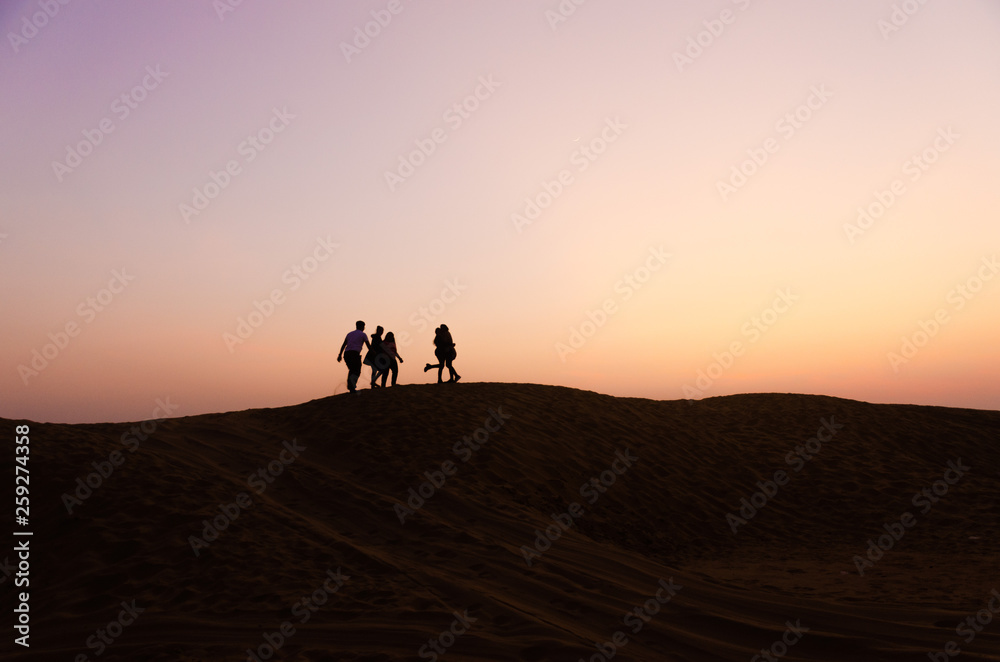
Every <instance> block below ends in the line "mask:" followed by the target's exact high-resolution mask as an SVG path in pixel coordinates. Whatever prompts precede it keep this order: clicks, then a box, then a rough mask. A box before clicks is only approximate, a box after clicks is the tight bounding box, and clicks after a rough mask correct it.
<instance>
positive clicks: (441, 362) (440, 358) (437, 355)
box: [432, 348, 444, 384]
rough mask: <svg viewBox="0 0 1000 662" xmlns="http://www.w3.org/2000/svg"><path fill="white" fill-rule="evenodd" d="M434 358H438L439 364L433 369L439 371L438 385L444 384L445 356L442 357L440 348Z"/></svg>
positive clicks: (435, 352) (435, 351)
mask: <svg viewBox="0 0 1000 662" xmlns="http://www.w3.org/2000/svg"><path fill="white" fill-rule="evenodd" d="M434 356H435V357H436V358H437V360H438V362H437V365H435V366H432V367H434V368H437V369H438V384H440V383H441V382H442V379H441V372H442V371H443V370H444V356H442V354H441V350H440V348H439V349H436V350H434Z"/></svg>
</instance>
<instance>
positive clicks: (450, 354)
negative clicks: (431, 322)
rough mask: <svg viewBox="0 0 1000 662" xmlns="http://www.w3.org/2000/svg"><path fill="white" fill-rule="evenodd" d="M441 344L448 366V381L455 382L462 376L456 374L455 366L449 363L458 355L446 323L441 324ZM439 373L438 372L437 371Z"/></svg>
mask: <svg viewBox="0 0 1000 662" xmlns="http://www.w3.org/2000/svg"><path fill="white" fill-rule="evenodd" d="M441 344H442V345H443V346H444V347H445V350H446V351H445V360H444V362H445V365H446V366H447V367H448V381H449V382H457V381H458V380H459V379H461V378H462V375H460V374H458V372H457V371H456V370H455V367H454V366H453V365H452V364H451V362H452V361H454V360H455V358H456V357H458V352H457V351H455V342H454V341H453V340H452V339H451V331H449V330H448V325H447V324H442V325H441ZM438 374H440V373H438Z"/></svg>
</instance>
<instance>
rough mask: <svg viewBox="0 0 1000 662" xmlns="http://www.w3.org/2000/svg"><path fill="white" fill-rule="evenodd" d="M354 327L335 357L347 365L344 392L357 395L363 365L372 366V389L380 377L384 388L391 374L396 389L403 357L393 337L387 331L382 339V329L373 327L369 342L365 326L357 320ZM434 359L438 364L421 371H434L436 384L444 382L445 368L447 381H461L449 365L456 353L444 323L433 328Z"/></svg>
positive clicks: (376, 386)
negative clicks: (346, 390)
mask: <svg viewBox="0 0 1000 662" xmlns="http://www.w3.org/2000/svg"><path fill="white" fill-rule="evenodd" d="M355 326H356V328H355V329H354V331H351V332H350V333H348V334H347V337H345V338H344V344H342V345H341V346H340V352H339V353H338V354H337V362H338V363H339V362H340V361H341V360H343V361H345V362H346V363H347V389H348V390H349V391H350V392H351V393H357V388H358V380H359V379H361V366H362V365H367V366H370V367H371V370H372V381H371V388H373V389H374V388H379V385H378V384H377V383H376V380H378V379H379V377H381V378H382V384H381V387H382V388H385V383H386V381H387V379H388V377H389V374H390V373H391V374H392V385H393V386H395V385H396V377H397V376H398V375H399V364H400V363H402V362H403V357H402V356H400V355H399V352H398V351H396V337H395V336H394V335H393V333H392V331H390V332H389V333H387V334H385V338H383V337H382V332H383V329H382V327H380V326H379V327H376V328H375V333H374V334H372V337H371V340H370V341H369V339H368V334H366V333H365V323H364V322H362V321H360V320H359V321H358V322H357V324H356V325H355ZM365 347H367V348H368V352H367V353H366V354H365V358H364V360H363V361H362V359H361V350H363V349H364V348H365ZM434 356H435V357H437V360H438V362H437V363H436V364H434V365H431V364H430V363H428V364H427V365H426V366H424V372H427V371H428V370H431V369H433V368H437V369H438V383H439V384H440V383H442V382H443V381H444V380H442V379H441V373H442V372H443V370H444V369H445V368H448V376H449V379H448V381H449V382H457V381H458V380H460V379H461V378H462V376H461V375H459V374H458V373H457V372H456V371H455V367H454V366H453V365H452V361H454V360H455V357H456V356H457V353H456V352H455V342H454V341H453V340H452V338H451V332H450V331H448V326H447V325H445V324H442V325H441V326H439V327H438V328H436V329H434ZM397 360H398V362H397Z"/></svg>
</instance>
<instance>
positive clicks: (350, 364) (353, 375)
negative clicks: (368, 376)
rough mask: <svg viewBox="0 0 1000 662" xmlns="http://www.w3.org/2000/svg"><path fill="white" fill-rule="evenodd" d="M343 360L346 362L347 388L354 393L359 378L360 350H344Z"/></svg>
mask: <svg viewBox="0 0 1000 662" xmlns="http://www.w3.org/2000/svg"><path fill="white" fill-rule="evenodd" d="M344 362H345V363H346V364H347V390H349V391H350V392H351V393H354V391H355V390H357V388H358V379H360V378H361V352H353V351H348V352H344Z"/></svg>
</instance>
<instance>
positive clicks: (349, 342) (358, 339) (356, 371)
mask: <svg viewBox="0 0 1000 662" xmlns="http://www.w3.org/2000/svg"><path fill="white" fill-rule="evenodd" d="M355 326H356V327H357V328H355V330H354V331H351V332H350V333H348V334H347V336H346V337H345V338H344V344H343V345H341V346H340V352H339V353H338V354H337V363H340V360H341V357H343V359H344V361H345V362H346V363H347V390H349V391H350V392H351V393H356V392H357V387H358V379H360V378H361V350H362V349H363V348H365V347H368V349H371V343H369V342H368V336H367V335H366V334H365V323H364V322H362V321H360V320H358V322H357V324H355Z"/></svg>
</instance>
